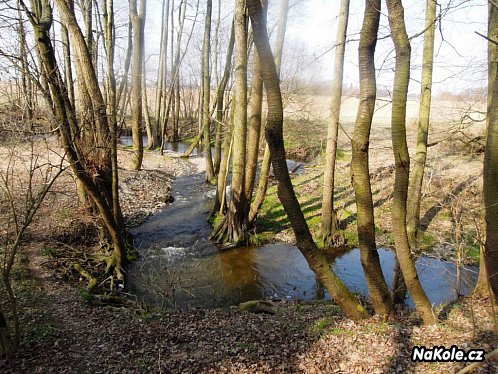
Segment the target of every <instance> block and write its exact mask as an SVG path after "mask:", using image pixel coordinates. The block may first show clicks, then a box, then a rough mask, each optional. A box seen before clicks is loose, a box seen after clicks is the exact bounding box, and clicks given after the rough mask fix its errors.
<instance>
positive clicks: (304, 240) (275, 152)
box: [247, 0, 368, 319]
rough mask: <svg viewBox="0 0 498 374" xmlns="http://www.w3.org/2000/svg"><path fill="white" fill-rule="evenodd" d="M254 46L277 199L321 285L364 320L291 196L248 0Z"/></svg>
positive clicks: (268, 61) (266, 63) (276, 104)
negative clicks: (276, 185) (261, 84)
mask: <svg viewBox="0 0 498 374" xmlns="http://www.w3.org/2000/svg"><path fill="white" fill-rule="evenodd" d="M247 4H248V9H249V15H250V17H251V22H252V28H253V34H254V43H255V44H256V48H257V50H258V53H259V57H260V59H261V70H262V75H263V81H264V85H265V90H266V97H267V103H268V115H267V120H266V129H265V133H266V134H265V135H266V140H267V142H268V145H269V146H270V152H271V154H272V157H271V159H272V165H273V170H274V173H275V177H276V178H277V181H278V190H277V191H278V198H279V200H280V201H281V203H282V205H283V206H284V209H285V212H286V213H287V216H288V217H289V221H290V222H291V225H292V229H293V230H294V234H295V235H296V241H297V246H298V248H299V249H300V251H301V252H302V253H303V255H304V257H305V258H306V260H307V261H308V264H309V265H310V267H311V269H312V270H313V271H315V273H316V274H317V276H318V278H319V280H320V282H321V284H322V285H323V286H324V287H325V288H326V289H327V291H329V293H330V295H331V296H332V298H333V299H334V300H335V301H336V302H337V303H338V304H339V306H340V307H341V308H342V309H343V311H344V312H345V313H346V315H347V316H348V317H349V318H352V319H362V318H367V317H368V313H367V312H366V310H365V309H364V308H363V307H362V306H361V305H360V304H359V303H358V301H357V300H356V299H355V298H354V296H353V295H352V294H351V293H350V292H349V290H348V289H347V287H346V286H345V285H344V283H342V282H341V281H340V279H339V278H337V276H336V275H335V274H334V272H333V271H332V269H331V268H330V265H328V264H327V261H326V259H325V257H324V255H323V253H322V252H321V251H320V250H319V249H318V248H317V246H316V245H315V243H314V242H313V238H312V237H311V233H310V231H309V228H308V225H307V224H306V220H305V219H304V215H303V212H302V211H301V208H300V207H299V202H298V200H297V198H296V195H295V193H294V188H293V187H292V182H291V179H290V176H289V171H288V169H287V163H286V161H285V149H284V141H283V134H282V124H283V107H282V95H281V92H280V82H279V78H278V73H277V69H276V66H275V60H274V58H273V54H272V52H271V47H270V42H269V39H268V33H267V31H266V24H264V23H263V19H264V17H263V11H262V9H261V3H260V1H259V0H248V1H247Z"/></svg>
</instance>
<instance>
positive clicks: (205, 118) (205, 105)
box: [202, 0, 214, 183]
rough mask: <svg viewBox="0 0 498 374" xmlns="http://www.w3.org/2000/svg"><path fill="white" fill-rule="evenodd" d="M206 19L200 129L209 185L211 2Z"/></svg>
mask: <svg viewBox="0 0 498 374" xmlns="http://www.w3.org/2000/svg"><path fill="white" fill-rule="evenodd" d="M206 6H207V10H206V19H205V23H204V42H203V45H202V80H203V83H202V128H203V136H204V158H205V162H206V182H207V183H210V182H211V180H212V179H213V178H214V168H213V157H212V155H211V126H210V122H211V116H210V111H209V101H210V97H211V74H210V72H211V66H210V52H211V51H210V49H211V14H212V10H213V2H212V0H207V2H206Z"/></svg>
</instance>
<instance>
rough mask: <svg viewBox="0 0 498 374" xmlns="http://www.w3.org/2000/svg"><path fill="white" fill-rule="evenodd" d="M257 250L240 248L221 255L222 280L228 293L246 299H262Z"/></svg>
mask: <svg viewBox="0 0 498 374" xmlns="http://www.w3.org/2000/svg"><path fill="white" fill-rule="evenodd" d="M256 251H257V248H256V247H250V248H238V249H234V250H231V251H228V252H224V253H221V254H220V266H221V269H220V270H221V271H220V275H221V276H220V278H221V281H222V283H223V286H224V287H225V289H226V290H227V291H229V292H230V291H236V294H239V295H240V296H244V298H245V299H249V298H252V299H257V298H260V297H261V291H260V289H261V284H260V279H261V277H260V274H259V272H258V270H257V268H256V259H257V254H256Z"/></svg>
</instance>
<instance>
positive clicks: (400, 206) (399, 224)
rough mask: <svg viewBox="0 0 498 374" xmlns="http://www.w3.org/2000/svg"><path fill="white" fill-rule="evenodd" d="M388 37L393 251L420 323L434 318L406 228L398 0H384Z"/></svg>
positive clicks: (404, 72)
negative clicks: (391, 54) (392, 64)
mask: <svg viewBox="0 0 498 374" xmlns="http://www.w3.org/2000/svg"><path fill="white" fill-rule="evenodd" d="M387 9H388V12H389V25H390V28H391V37H392V39H393V42H394V46H395V49H396V70H395V76H394V89H393V102H392V119H391V121H392V123H391V127H392V128H391V130H392V142H393V151H394V159H395V179H394V192H393V203H392V220H393V225H392V226H393V235H394V243H395V246H396V254H397V256H398V260H399V264H400V267H401V270H402V272H403V277H404V278H405V282H406V286H407V288H408V291H409V292H410V295H411V296H412V299H413V301H414V302H415V306H416V308H417V311H418V312H419V313H420V315H421V317H422V319H423V320H424V323H426V324H431V323H435V322H436V317H435V315H434V312H433V310H432V305H431V303H430V301H429V299H428V298H427V295H426V294H425V291H424V289H423V288H422V285H421V284H420V280H419V278H418V275H417V270H416V268H415V262H414V260H413V258H412V255H411V252H410V245H409V243H408V235H407V232H406V202H407V193H408V178H409V174H410V155H409V154H408V146H407V144H406V100H407V95H408V83H409V80H410V51H411V48H410V42H409V40H408V35H407V34H406V28H405V21H404V9H403V5H402V3H401V0H387Z"/></svg>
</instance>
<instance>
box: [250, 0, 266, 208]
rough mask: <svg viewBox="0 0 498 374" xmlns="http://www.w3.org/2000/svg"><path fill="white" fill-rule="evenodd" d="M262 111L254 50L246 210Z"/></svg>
mask: <svg viewBox="0 0 498 374" xmlns="http://www.w3.org/2000/svg"><path fill="white" fill-rule="evenodd" d="M262 7H263V17H264V18H265V19H264V20H263V23H265V24H266V14H267V9H268V8H267V2H266V1H262ZM262 111H263V80H262V78H261V64H260V60H259V55H258V51H256V50H255V51H254V55H253V61H252V81H251V96H250V99H249V118H248V123H247V162H246V178H245V194H246V197H247V200H246V203H247V208H246V209H247V211H248V213H249V210H250V208H251V198H252V193H253V189H254V181H255V179H256V169H257V167H258V156H259V143H260V139H261V117H262Z"/></svg>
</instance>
